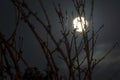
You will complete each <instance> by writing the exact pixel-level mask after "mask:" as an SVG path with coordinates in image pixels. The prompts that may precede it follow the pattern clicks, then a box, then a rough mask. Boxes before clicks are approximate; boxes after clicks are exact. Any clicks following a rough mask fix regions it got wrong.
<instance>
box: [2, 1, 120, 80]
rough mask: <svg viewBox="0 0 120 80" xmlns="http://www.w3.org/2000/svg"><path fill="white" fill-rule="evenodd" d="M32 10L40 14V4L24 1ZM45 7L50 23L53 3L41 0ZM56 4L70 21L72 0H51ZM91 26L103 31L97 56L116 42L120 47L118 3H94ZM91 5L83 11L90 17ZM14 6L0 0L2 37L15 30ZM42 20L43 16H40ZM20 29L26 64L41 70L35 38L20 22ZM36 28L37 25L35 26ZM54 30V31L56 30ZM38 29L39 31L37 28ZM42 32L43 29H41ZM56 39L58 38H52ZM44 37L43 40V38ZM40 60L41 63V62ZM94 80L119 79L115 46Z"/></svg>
mask: <svg viewBox="0 0 120 80" xmlns="http://www.w3.org/2000/svg"><path fill="white" fill-rule="evenodd" d="M26 1H28V4H29V5H30V7H31V8H32V10H34V11H37V12H39V13H41V15H43V13H42V12H41V11H39V7H40V6H39V4H38V1H37V0H26ZM43 1H44V5H45V8H46V9H47V10H48V13H49V14H50V19H51V20H52V22H51V23H52V24H53V25H54V26H56V25H57V24H56V23H54V21H56V17H55V15H56V14H55V11H54V9H53V6H52V3H51V2H50V0H43ZM54 1H55V2H59V3H61V5H62V8H64V10H67V11H68V14H69V18H70V19H71V16H70V12H72V11H75V8H74V7H73V4H72V2H71V0H54ZM94 6H95V7H94V25H95V29H96V30H97V29H98V28H99V27H100V26H101V25H102V24H104V28H103V29H102V31H101V32H100V36H99V39H98V43H97V46H96V51H97V52H96V54H97V55H96V57H98V58H99V57H100V56H102V55H103V53H104V51H106V50H108V49H109V48H111V47H112V45H113V44H114V43H115V42H118V43H119V44H120V0H95V5H94ZM89 7H90V4H89V3H88V6H87V7H86V12H88V14H89V11H90V10H89ZM14 14H15V13H14V7H13V4H12V2H11V1H10V0H1V1H0V32H2V33H4V35H5V37H6V38H7V37H9V36H10V34H11V33H12V32H13V31H14V28H15V15H14ZM40 17H41V18H43V20H44V17H42V16H40ZM20 26H22V27H21V28H20V29H19V31H18V34H19V35H20V34H22V35H23V37H24V45H23V47H24V53H26V54H24V56H25V58H27V60H28V61H29V63H30V65H32V66H37V67H40V68H43V67H44V65H42V64H44V61H43V60H44V59H42V58H43V55H42V54H39V52H42V51H41V50H40V49H39V44H38V42H37V40H35V37H34V35H33V34H32V33H31V31H30V29H29V28H28V27H26V25H25V24H24V23H22V22H21V25H20ZM36 26H38V25H37V24H36ZM56 29H57V28H55V29H53V31H55V30H56ZM38 30H39V29H38ZM41 30H42V28H41ZM45 34H46V33H44V30H43V31H40V35H45ZM55 36H58V35H55ZM43 38H44V37H43ZM40 59H41V60H40ZM93 76H94V79H95V80H120V47H118V46H117V47H116V48H115V49H114V50H113V51H112V52H111V54H109V55H108V56H107V58H106V59H105V60H104V61H103V62H101V63H100V64H99V65H98V66H97V67H96V70H95V72H94V74H93Z"/></svg>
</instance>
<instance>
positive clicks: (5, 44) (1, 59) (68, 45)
mask: <svg viewBox="0 0 120 80" xmlns="http://www.w3.org/2000/svg"><path fill="white" fill-rule="evenodd" d="M11 1H12V3H13V5H14V6H15V8H16V29H15V31H14V32H13V34H12V35H11V37H10V38H9V39H5V38H4V36H3V34H2V33H0V49H1V52H0V75H1V76H0V80H3V79H4V78H5V76H6V75H7V77H8V76H9V77H10V79H11V80H22V79H23V80H42V79H43V80H66V78H65V76H61V74H60V72H59V70H60V69H59V68H60V67H58V64H57V63H56V61H55V58H54V57H55V56H54V54H55V53H56V54H58V55H59V57H57V58H60V60H62V61H64V62H65V64H66V67H67V69H68V71H69V72H68V78H67V79H68V80H92V74H93V70H94V68H95V66H96V65H97V64H98V63H100V62H101V61H102V60H104V58H105V57H106V56H107V55H108V54H109V53H110V52H111V51H112V50H113V49H114V48H115V47H116V45H117V43H115V44H114V45H113V47H112V48H111V49H110V50H109V51H108V52H107V53H105V55H104V56H103V57H102V58H101V59H99V60H98V59H95V58H94V53H95V50H94V49H95V45H96V40H97V38H98V34H99V31H100V30H101V29H102V28H103V26H104V25H102V26H101V27H100V28H99V29H98V31H94V25H93V16H94V15H93V11H94V0H91V8H90V9H91V12H90V22H89V24H90V25H91V26H89V27H90V28H91V31H90V30H89V29H88V28H87V26H86V24H85V30H83V28H82V33H80V34H81V35H82V36H79V35H78V34H77V32H76V29H75V30H71V31H69V30H67V28H66V27H65V26H66V22H65V20H67V19H68V17H67V11H66V15H64V14H63V10H62V8H61V6H60V4H58V5H56V4H55V3H54V2H53V7H54V9H55V11H56V14H57V16H58V19H59V22H60V27H61V33H60V34H61V36H62V37H61V38H59V41H58V40H56V37H55V36H54V34H53V33H52V28H54V26H52V25H51V21H50V19H49V16H50V15H49V14H47V10H46V9H45V7H44V4H43V3H42V0H39V3H40V7H41V9H42V11H43V13H44V16H45V18H46V21H47V25H46V23H44V22H43V21H42V19H41V18H39V16H38V15H37V14H36V13H35V12H34V11H32V10H31V9H30V7H29V6H28V4H27V2H25V0H11ZM85 1H86V0H72V2H73V4H74V7H75V9H76V12H77V15H78V16H79V17H80V20H81V16H83V17H84V18H85V19H86V13H85V6H86V3H85ZM31 16H32V17H34V18H35V20H36V21H37V22H38V23H40V25H42V27H43V28H44V29H45V31H46V33H47V36H48V37H49V38H50V39H51V40H52V42H53V45H55V48H54V49H51V48H50V45H49V44H48V40H49V39H47V41H46V40H44V39H43V38H42V36H40V35H39V34H38V32H37V31H36V30H35V25H33V23H32V22H31V20H30V17H31ZM20 20H23V21H24V22H25V23H26V24H27V26H28V27H29V28H30V30H31V31H32V33H33V34H34V36H35V37H36V39H37V40H38V42H39V45H40V46H41V47H40V48H41V49H42V50H43V52H44V56H45V58H46V60H47V64H46V65H47V67H48V68H47V69H46V75H42V74H41V73H40V72H39V70H37V68H31V67H30V66H29V64H28V63H27V61H26V60H25V59H24V57H23V55H22V54H23V51H22V49H21V48H19V49H16V47H15V44H16V39H15V37H16V32H17V28H18V25H19V21H20ZM71 26H72V25H71ZM40 27H41V26H40ZM88 35H90V36H88ZM68 36H71V39H69V37H68ZM79 38H81V39H80V40H79ZM22 39H23V38H22V37H20V40H22ZM62 44H64V48H65V50H66V51H64V50H63V48H62V47H63V45H62ZM51 45H52V44H51ZM83 54H84V56H82V55H83ZM81 56H82V57H81ZM19 61H22V62H23V63H24V64H25V66H26V71H25V73H24V76H22V74H21V71H20V67H19ZM11 62H12V63H11ZM84 64H86V65H85V66H83V65H84Z"/></svg>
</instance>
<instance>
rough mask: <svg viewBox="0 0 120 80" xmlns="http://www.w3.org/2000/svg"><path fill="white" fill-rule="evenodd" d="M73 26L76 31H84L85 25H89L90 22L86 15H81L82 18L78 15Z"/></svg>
mask: <svg viewBox="0 0 120 80" xmlns="http://www.w3.org/2000/svg"><path fill="white" fill-rule="evenodd" d="M73 26H74V29H76V31H78V32H82V30H85V26H86V27H87V26H88V22H87V20H85V18H84V17H81V19H80V18H79V17H77V18H75V19H74V20H73Z"/></svg>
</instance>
